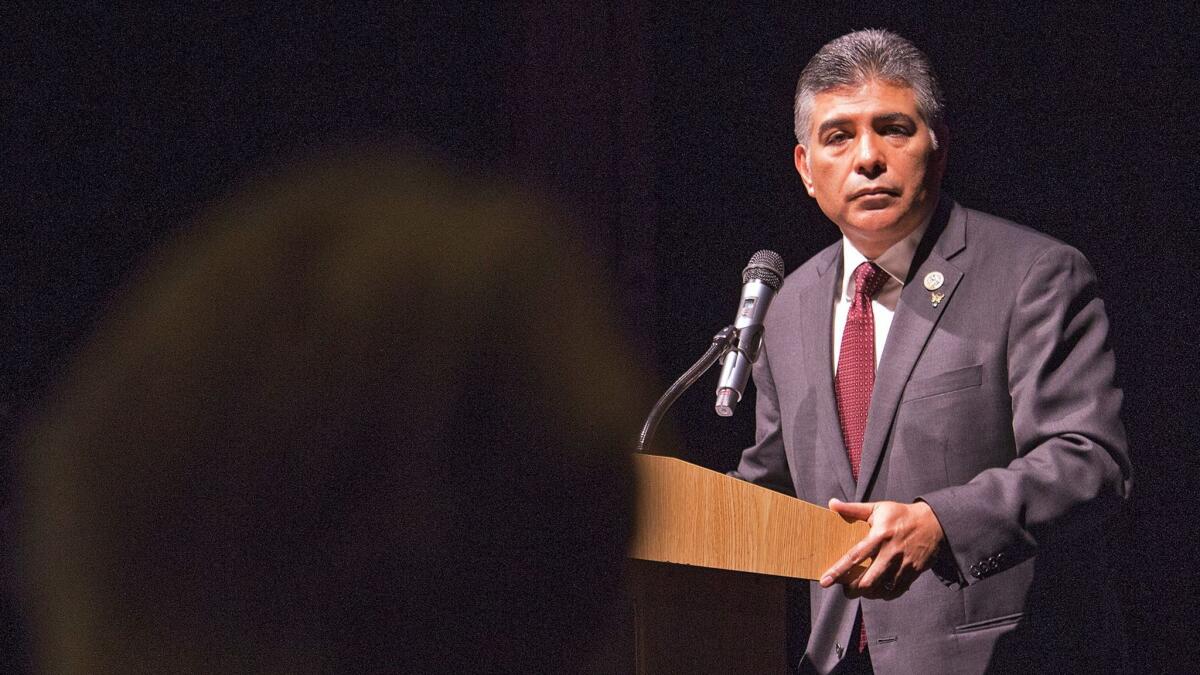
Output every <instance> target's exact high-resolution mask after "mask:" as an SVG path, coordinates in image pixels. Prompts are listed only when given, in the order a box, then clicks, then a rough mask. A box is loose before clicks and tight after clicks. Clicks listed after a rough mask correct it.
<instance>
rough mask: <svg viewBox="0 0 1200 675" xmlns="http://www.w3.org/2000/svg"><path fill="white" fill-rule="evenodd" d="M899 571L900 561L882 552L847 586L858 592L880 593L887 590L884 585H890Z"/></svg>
mask: <svg viewBox="0 0 1200 675" xmlns="http://www.w3.org/2000/svg"><path fill="white" fill-rule="evenodd" d="M899 569H900V561H899V560H897V559H896V558H895V557H894V556H886V555H885V554H884V553H883V551H880V554H879V555H876V556H875V560H874V561H872V562H871V566H870V567H868V568H867V571H866V572H864V573H863V575H862V576H860V577H859V578H858V579H857V580H855V581H852V582H850V583H849V584H847V585H848V586H850V587H852V588H855V589H857V590H859V591H864V592H869V593H874V594H878V593H882V592H885V591H888V590H891V589H888V588H887V586H886V584H888V583H891V582H892V580H893V579H895V578H896V575H897V573H898V572H899Z"/></svg>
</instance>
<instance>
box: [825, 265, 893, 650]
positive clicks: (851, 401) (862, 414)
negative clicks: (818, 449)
mask: <svg viewBox="0 0 1200 675" xmlns="http://www.w3.org/2000/svg"><path fill="white" fill-rule="evenodd" d="M887 277H888V275H887V273H886V272H884V271H883V270H882V269H880V268H879V266H878V265H876V264H875V263H873V262H865V263H862V264H861V265H859V266H858V267H857V268H855V270H854V299H853V301H852V302H851V303H850V313H849V314H848V315H847V316H846V328H845V330H843V331H842V346H841V350H840V351H839V352H838V367H837V374H836V375H835V376H834V390H835V393H836V394H837V408H838V421H840V422H841V423H842V439H843V440H844V441H846V452H847V453H848V454H849V455H850V472H851V473H852V474H854V480H855V482H857V481H858V468H859V466H860V465H861V464H862V446H863V434H864V433H865V432H866V430H867V408H868V407H870V405H871V389H873V388H874V387H875V313H874V312H873V311H871V296H873V295H875V294H876V293H878V292H879V289H880V288H883V284H884V283H886V282H887ZM858 621H859V624H860V625H859V630H858V651H859V652H862V651H864V650H866V648H867V627H866V626H865V625H862V617H861V614H860V616H859V619H858Z"/></svg>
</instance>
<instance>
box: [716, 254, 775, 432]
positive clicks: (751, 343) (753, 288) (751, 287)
mask: <svg viewBox="0 0 1200 675" xmlns="http://www.w3.org/2000/svg"><path fill="white" fill-rule="evenodd" d="M782 285H783V258H781V257H780V256H779V254H778V253H776V252H774V251H767V250H762V251H759V252H758V253H755V254H754V255H752V256H750V262H749V264H747V265H746V269H744V270H742V301H741V303H740V304H739V305H738V311H737V317H736V318H735V319H734V322H733V327H734V329H735V330H736V331H737V337H736V338H735V341H734V342H733V344H732V345H731V347H730V350H729V352H727V353H726V354H725V358H724V360H723V361H722V362H721V365H722V367H721V379H719V380H717V404H716V410H717V414H718V415H720V416H721V417H729V416H730V415H733V409H734V408H736V407H737V404H738V402H739V401H741V400H742V392H743V391H745V389H746V382H747V381H748V380H749V379H750V366H752V365H753V364H754V362H755V361H756V360H757V359H758V350H759V347H761V346H762V335H763V318H765V317H766V316H767V307H768V306H769V305H770V304H771V298H773V297H775V292H776V291H778V290H779V287H780V286H782Z"/></svg>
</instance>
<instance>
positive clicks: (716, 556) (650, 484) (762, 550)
mask: <svg viewBox="0 0 1200 675" xmlns="http://www.w3.org/2000/svg"><path fill="white" fill-rule="evenodd" d="M634 462H635V467H636V469H637V480H638V523H637V532H636V534H635V537H634V542H633V546H632V548H631V552H630V556H631V557H633V558H638V559H641V560H653V561H658V562H666V563H675V564H679V565H693V566H698V567H708V568H714V569H722V570H732V571H738V572H753V573H756V574H769V575H772V576H780V577H792V578H797V579H817V578H819V576H820V574H821V573H822V572H824V571H825V570H827V569H829V566H830V565H832V564H833V563H834V562H836V561H837V559H838V558H839V557H841V556H842V554H844V553H845V552H846V551H847V550H848V549H849V548H850V547H851V546H853V545H854V544H855V543H857V542H858V541H859V540H860V539H862V538H863V537H864V536H866V533H867V530H868V526H867V524H866V523H864V522H847V521H846V520H844V519H843V518H842V517H841V516H839V515H837V514H836V513H834V512H833V511H830V510H828V509H824V508H821V507H819V506H814V505H813V504H809V503H808V502H805V501H802V500H799V499H795V498H792V497H788V496H787V495H784V494H780V493H778V492H774V491H772V490H768V489H766V488H763V487H759V486H757V485H752V484H750V483H746V482H745V481H740V480H738V479H736V478H731V477H729V476H726V475H724V474H721V473H717V472H715V471H710V470H708V469H705V468H703V467H699V466H696V465H694V464H689V463H687V462H684V461H682V460H679V459H675V458H672V457H660V456H655V455H635V456H634ZM869 563H870V561H869V560H868V561H866V562H864V563H863V564H860V565H859V566H858V568H856V569H857V570H858V571H859V573H861V572H862V571H865V569H866V565H867V564H869Z"/></svg>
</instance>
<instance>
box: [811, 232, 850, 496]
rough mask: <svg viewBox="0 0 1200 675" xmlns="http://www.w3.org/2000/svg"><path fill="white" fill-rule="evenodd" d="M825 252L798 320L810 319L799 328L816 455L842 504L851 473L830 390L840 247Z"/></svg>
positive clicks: (848, 491)
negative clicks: (814, 426) (808, 381)
mask: <svg viewBox="0 0 1200 675" xmlns="http://www.w3.org/2000/svg"><path fill="white" fill-rule="evenodd" d="M826 250H827V255H828V256H829V259H828V260H825V261H822V263H821V264H820V265H819V266H818V276H817V280H816V282H815V283H814V288H813V289H812V290H811V292H808V293H805V294H803V296H802V298H803V299H802V303H803V306H802V307H801V311H800V314H799V316H802V317H813V320H810V321H804V322H803V325H802V326H801V329H800V330H801V331H802V337H803V340H802V342H803V344H804V360H805V364H804V365H805V368H804V372H805V373H807V374H808V376H809V377H811V378H812V380H811V386H812V388H813V392H814V394H815V395H814V396H813V400H814V401H815V406H816V410H814V411H813V414H815V415H816V418H817V430H818V433H819V437H818V439H817V443H816V446H817V453H818V454H820V455H821V457H822V458H823V460H824V462H825V464H826V465H827V466H828V467H829V470H830V471H831V472H832V473H833V474H834V475H835V476H837V481H838V484H839V485H840V486H841V488H842V496H841V498H842V499H843V500H846V499H849V498H850V495H852V494H854V474H853V473H851V472H850V458H849V456H848V455H847V453H846V442H845V441H844V440H843V439H842V427H841V423H840V422H839V421H838V415H837V401H836V398H835V396H834V389H833V353H832V351H831V350H832V349H833V299H834V297H833V296H834V292H835V291H836V290H837V282H838V280H839V276H840V274H841V271H840V270H841V264H840V263H841V259H842V255H841V252H842V247H841V245H840V244H839V245H837V246H831V247H830V248H829V249H826Z"/></svg>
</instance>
